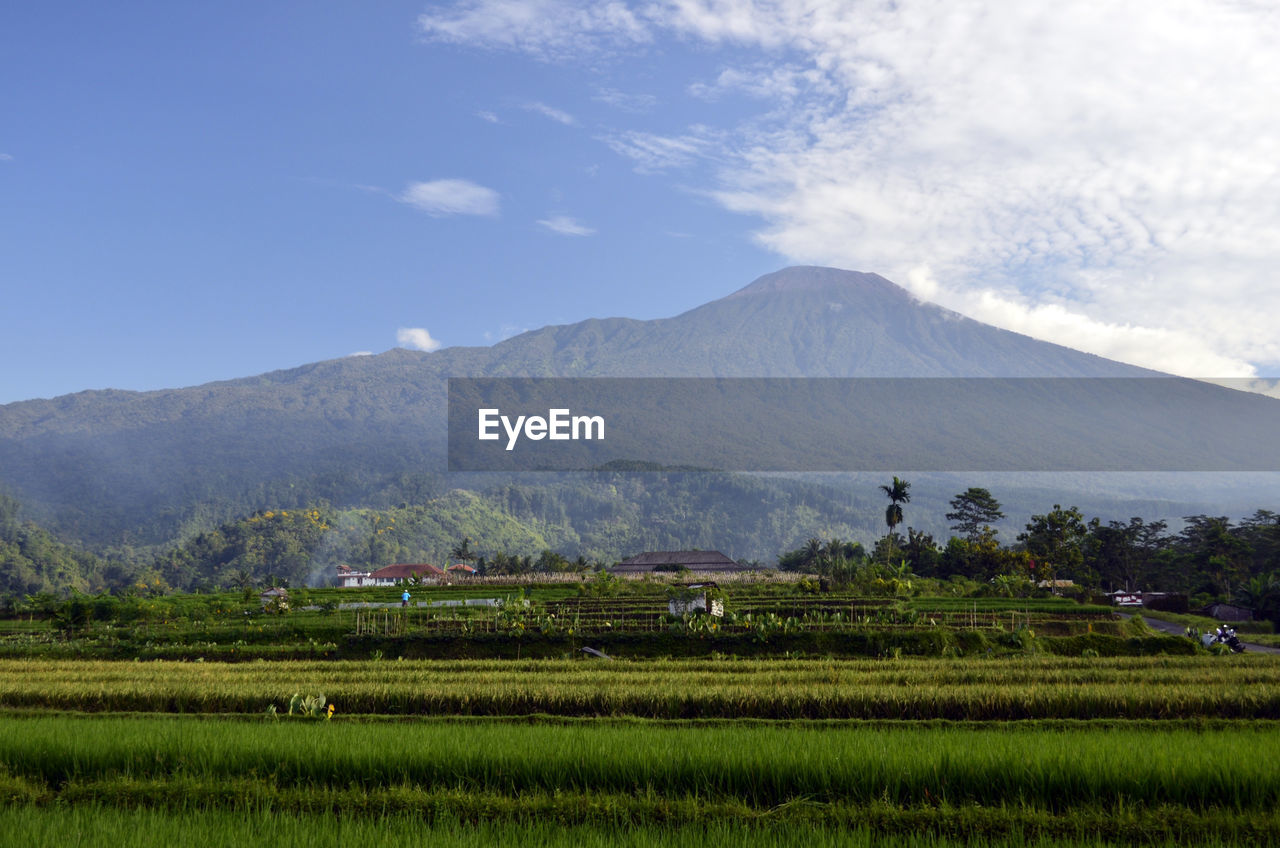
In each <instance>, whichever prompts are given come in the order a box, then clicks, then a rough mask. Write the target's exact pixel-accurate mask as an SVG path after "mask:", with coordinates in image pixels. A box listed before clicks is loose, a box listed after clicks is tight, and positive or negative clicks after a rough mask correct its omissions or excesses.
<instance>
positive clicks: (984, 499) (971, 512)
mask: <svg viewBox="0 0 1280 848" xmlns="http://www.w3.org/2000/svg"><path fill="white" fill-rule="evenodd" d="M1002 518H1004V513H1003V512H1001V511H1000V502H999V501H998V500H996V499H995V498H994V497H992V496H991V492H989V491H987V490H986V489H983V488H980V487H978V486H970V487H969V488H968V489H966V490H965V491H963V492H961V493H960V494H958V495H956V496H955V497H954V498H952V499H951V512H948V513H947V520H948V521H950V522H952V524H951V529H952V530H955V531H957V532H959V533H960V534H961V535H962V536H964V537H965V538H966V539H968V540H969V541H970V542H976V541H978V539H979V537H980V536H981V535H982V528H984V527H990V526H991V525H992V524H995V523H996V522H997V521H999V520H1001V519H1002Z"/></svg>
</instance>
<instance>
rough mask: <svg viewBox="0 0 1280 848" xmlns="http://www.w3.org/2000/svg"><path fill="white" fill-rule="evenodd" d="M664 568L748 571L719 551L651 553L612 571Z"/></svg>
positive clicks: (619, 565) (634, 557) (615, 567)
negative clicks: (680, 567) (681, 567)
mask: <svg viewBox="0 0 1280 848" xmlns="http://www.w3.org/2000/svg"><path fill="white" fill-rule="evenodd" d="M663 566H671V567H679V566H683V567H684V568H687V569H689V570H690V571H745V570H746V569H745V568H744V567H743V566H741V565H739V564H738V563H736V562H734V561H733V560H731V559H729V558H728V557H727V556H725V555H724V554H722V553H720V552H719V551H649V552H647V553H643V554H638V555H637V556H633V557H631V558H630V559H624V560H623V561H622V562H620V563H618V564H617V565H615V566H614V567H613V568H612V569H610V571H653V570H655V569H657V568H661V567H663Z"/></svg>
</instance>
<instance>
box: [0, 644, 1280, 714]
mask: <svg viewBox="0 0 1280 848" xmlns="http://www.w3.org/2000/svg"><path fill="white" fill-rule="evenodd" d="M295 692H303V693H309V694H321V693H322V694H324V695H325V696H326V697H327V698H328V699H329V701H331V702H332V703H334V704H335V706H336V709H337V710H338V711H339V712H340V714H342V715H344V716H345V715H352V714H360V715H370V714H377V715H395V716H440V715H455V716H456V715H471V716H516V715H553V716H636V717H642V718H660V719H735V718H758V719H878V720H904V719H910V720H928V719H946V720H955V721H1009V720H1020V719H1076V720H1099V719H1108V720H1129V719H1155V720H1164V719H1267V720H1277V719H1280V657H1276V656H1264V655H1257V654H1244V655H1240V656H1234V657H1227V658H1224V657H1213V656H1188V657H1106V658H1102V657H1092V658H1078V657H1075V658H1072V657H1053V656H1042V655H1032V656H1010V657H1003V658H992V659H985V658H973V659H970V658H955V659H927V658H900V659H896V660H733V659H720V660H696V661H635V662H609V661H602V660H594V659H578V660H531V661H522V662H514V661H500V660H460V661H412V660H408V661H402V662H396V661H367V660H366V661H350V662H331V661H330V662H327V661H260V662H250V663H200V662H168V661H156V662H111V661H102V660H36V659H27V660H0V706H2V707H4V708H8V709H25V710H43V709H50V710H74V711H83V712H149V713H240V714H260V713H262V712H263V711H264V710H265V709H266V708H267V706H268V705H270V704H276V705H283V704H285V703H287V702H288V700H289V698H290V697H291V696H292V694H293V693H295Z"/></svg>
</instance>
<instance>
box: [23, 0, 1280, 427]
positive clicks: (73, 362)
mask: <svg viewBox="0 0 1280 848" xmlns="http://www.w3.org/2000/svg"><path fill="white" fill-rule="evenodd" d="M1278 42H1280V6H1278V5H1277V4H1275V3H1274V2H1270V0H1266V2H1249V0H1238V1H1233V2H1228V0H1218V2H1210V0H1162V2H1130V3H1100V2H1073V0H1062V1H1060V2H1054V3H1027V2H1021V0H1011V2H986V3H974V2H966V0H897V2H857V0H839V1H838V2H837V0H830V1H828V0H794V2H785V1H784V0H772V2H765V1H764V0H760V1H759V2H745V0H655V2H626V0H594V2H574V1H573V0H461V2H427V3H424V2H397V0H385V2H379V3H363V2H324V3H286V2H280V3H272V2H252V3H236V2H228V3H221V4H185V3H171V2H169V3H161V2H155V3H144V2H129V0H122V2H119V3H111V4H102V3H75V2H65V3H64V2H51V3H36V4H19V5H18V6H15V7H14V8H12V9H9V10H7V12H6V15H5V23H4V26H3V27H0V79H3V81H4V82H3V84H2V85H0V328H2V329H0V361H3V362H4V366H3V368H2V369H0V403H3V402H10V401H15V400H21V399H26V398H33V397H51V396H55V395H60V394H65V393H69V392H76V391H81V390H85V389H101V388H120V389H134V390H146V389H156V388H163V387H176V386H187V385H194V384H199V383H203V382H207V381H211V380H218V379H230V378H235V377H242V376H248V375H252V374H257V373H262V372H266V371H271V370H275V369H279V368H288V367H293V366H296V365H300V364H304V363H307V362H314V361H318V360H324V359H333V358H337V357H342V356H348V355H355V354H361V353H367V352H374V353H376V352H382V351H385V350H388V349H390V348H392V347H397V346H398V347H408V348H413V349H418V350H434V349H438V348H439V347H441V346H453V345H488V344H493V343H495V342H497V341H500V340H501V339H503V338H507V337H509V336H511V335H513V334H516V333H519V332H521V331H524V330H528V329H534V328H537V327H541V326H544V325H547V324H561V323H571V322H575V321H579V320H583V319H586V318H589V317H607V316H615V315H622V316H627V317H632V318H641V319H646V318H658V317H664V316H668V315H674V314H678V313H680V312H683V311H685V310H687V309H690V308H693V307H695V306H697V305H699V304H701V303H704V302H707V301H709V300H713V299H715V298H717V297H722V296H724V295H725V294H728V293H729V292H731V291H734V290H736V289H738V288H741V287H742V286H744V285H746V284H747V283H749V282H750V281H751V280H752V279H754V278H755V277H757V276H759V275H761V274H764V273H768V272H770V271H773V270H776V269H778V268H780V267H783V266H786V265H791V264H821V265H833V266H837V267H842V268H848V269H852V270H859V271H873V272H876V273H879V274H882V275H884V276H886V277H888V278H889V279H891V280H894V281H895V282H897V283H899V284H900V285H903V286H905V287H907V288H908V289H909V290H911V291H912V292H913V293H914V294H916V295H917V296H918V297H920V298H922V299H926V300H930V301H933V302H936V303H939V304H941V305H943V306H946V307H949V308H951V309H955V310H956V311H959V312H962V313H964V314H966V315H968V316H970V317H973V318H976V319H978V320H982V321H986V322H988V323H992V324H996V325H997V326H1001V327H1005V328H1008V329H1011V330H1016V331H1019V332H1023V333H1026V334H1028V335H1032V336H1035V337H1037V338H1041V339H1045V340H1048V341H1053V342H1057V343H1060V344H1065V345H1068V346H1071V347H1074V348H1077V349H1081V350H1086V351H1089V352H1092V353H1097V354H1100V355H1103V356H1108V357H1111V358H1114V359H1119V360H1122V361H1126V362H1132V363H1135V364H1138V365H1143V366H1147V367H1152V368H1158V369H1161V370H1164V371H1169V372H1171V373H1177V374H1182V375H1187V376H1201V377H1235V378H1248V377H1254V376H1268V375H1275V374H1277V373H1280V333H1277V331H1276V329H1275V327H1276V320H1275V316H1278V315H1280V280H1278V279H1277V269H1280V109H1277V108H1276V107H1275V98H1276V92H1278V91H1280V51H1278V50H1276V49H1275V47H1274V45H1275V44H1276V43H1278Z"/></svg>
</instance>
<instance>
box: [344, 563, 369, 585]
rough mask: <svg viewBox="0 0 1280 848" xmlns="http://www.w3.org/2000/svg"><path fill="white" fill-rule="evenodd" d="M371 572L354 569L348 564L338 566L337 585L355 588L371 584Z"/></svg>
mask: <svg viewBox="0 0 1280 848" xmlns="http://www.w3.org/2000/svg"><path fill="white" fill-rule="evenodd" d="M371 579H372V574H371V573H370V572H368V571H356V570H355V569H354V568H352V567H351V566H349V565H340V566H338V586H339V587H340V588H343V589H357V588H359V587H361V586H372V585H373V583H372V582H371Z"/></svg>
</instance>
